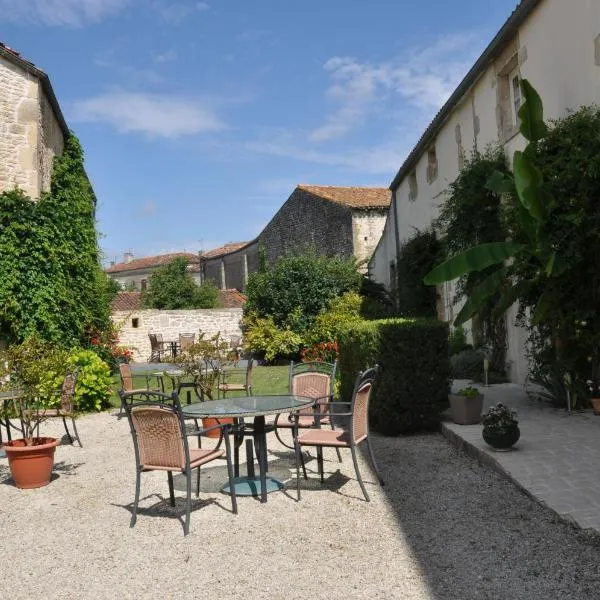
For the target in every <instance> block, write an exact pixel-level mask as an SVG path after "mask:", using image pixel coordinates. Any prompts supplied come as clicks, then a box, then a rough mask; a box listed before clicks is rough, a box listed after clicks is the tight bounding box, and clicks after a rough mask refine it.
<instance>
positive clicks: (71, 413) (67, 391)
mask: <svg viewBox="0 0 600 600" xmlns="http://www.w3.org/2000/svg"><path fill="white" fill-rule="evenodd" d="M78 376H79V369H75V370H74V371H71V372H69V373H67V374H66V375H65V378H64V380H63V383H62V386H61V388H60V391H59V392H57V393H58V394H60V406H59V407H58V408H47V409H44V410H43V411H41V414H42V415H43V416H44V417H45V418H48V419H52V418H56V417H60V418H62V422H63V425H64V427H65V431H66V432H67V437H68V438H69V443H70V444H71V445H73V444H74V443H75V440H77V443H78V444H79V447H80V448H83V444H82V443H81V438H80V437H79V433H78V432H77V425H76V423H75V387H76V385H77V377H78ZM67 419H71V425H72V427H73V434H74V436H75V437H73V436H72V435H71V432H70V431H69V427H68V425H67Z"/></svg>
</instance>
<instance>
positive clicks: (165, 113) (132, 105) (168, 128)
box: [73, 91, 224, 138]
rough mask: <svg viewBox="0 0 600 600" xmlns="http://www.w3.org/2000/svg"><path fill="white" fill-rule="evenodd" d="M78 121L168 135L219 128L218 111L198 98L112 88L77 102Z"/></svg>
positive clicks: (125, 131)
mask: <svg viewBox="0 0 600 600" xmlns="http://www.w3.org/2000/svg"><path fill="white" fill-rule="evenodd" d="M73 117H74V119H75V120H77V121H87V122H100V123H107V124H108V125H110V126H111V127H113V128H114V129H116V130H117V131H119V132H121V133H130V132H137V133H146V134H150V135H156V136H162V137H166V138H176V137H180V136H183V135H193V134H198V133H206V132H210V131H218V130H220V129H223V128H224V125H223V124H222V123H221V122H220V121H219V119H218V117H217V116H216V114H215V113H214V112H213V111H212V110H211V109H210V108H207V107H205V106H202V105H200V104H199V103H198V102H197V101H194V100H191V99H188V98H181V97H177V96H167V95H159V94H147V93H141V92H126V91H113V92H107V93H105V94H101V95H99V96H95V97H93V98H88V99H86V100H80V101H78V102H76V103H75V105H74V108H73Z"/></svg>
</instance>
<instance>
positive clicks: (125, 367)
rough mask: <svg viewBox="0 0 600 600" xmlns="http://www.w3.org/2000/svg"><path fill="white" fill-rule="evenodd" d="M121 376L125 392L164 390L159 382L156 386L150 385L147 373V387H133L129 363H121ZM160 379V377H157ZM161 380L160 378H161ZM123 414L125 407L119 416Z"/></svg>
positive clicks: (122, 387)
mask: <svg viewBox="0 0 600 600" xmlns="http://www.w3.org/2000/svg"><path fill="white" fill-rule="evenodd" d="M119 377H120V378H121V389H122V390H123V391H124V392H136V393H137V392H140V393H142V392H164V389H162V386H161V387H159V385H158V384H157V386H156V387H150V376H149V375H147V374H146V375H145V378H146V387H145V388H134V387H133V373H132V372H131V367H130V366H129V364H127V363H121V364H120V365H119ZM157 379H158V378H157ZM159 381H160V380H159ZM122 415H123V407H122V406H121V409H120V410H119V417H121V416H122Z"/></svg>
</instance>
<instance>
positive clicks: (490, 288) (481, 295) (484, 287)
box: [454, 267, 508, 327]
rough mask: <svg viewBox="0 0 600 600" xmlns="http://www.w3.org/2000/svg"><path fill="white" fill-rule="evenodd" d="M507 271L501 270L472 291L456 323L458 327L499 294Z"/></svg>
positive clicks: (505, 269) (502, 268) (504, 268)
mask: <svg viewBox="0 0 600 600" xmlns="http://www.w3.org/2000/svg"><path fill="white" fill-rule="evenodd" d="M507 271H508V269H507V268H506V267H501V268H499V269H498V270H496V271H494V272H493V273H492V274H491V275H488V276H487V277H486V278H485V279H484V280H483V281H481V282H480V283H479V284H478V285H476V286H475V287H474V288H473V289H472V290H471V293H470V294H469V297H468V298H467V301H466V302H465V304H464V306H463V307H462V310H461V311H460V312H459V313H458V316H457V317H456V319H455V321H454V325H455V326H456V327H458V326H459V325H462V324H463V323H465V322H466V321H468V320H469V319H470V318H471V317H472V316H473V315H476V314H477V313H478V312H479V311H480V310H481V307H482V306H483V304H484V303H485V302H486V301H487V300H489V299H490V298H491V297H492V296H493V295H494V294H497V293H498V290H499V288H500V286H501V285H502V283H503V281H504V279H505V278H506V273H507Z"/></svg>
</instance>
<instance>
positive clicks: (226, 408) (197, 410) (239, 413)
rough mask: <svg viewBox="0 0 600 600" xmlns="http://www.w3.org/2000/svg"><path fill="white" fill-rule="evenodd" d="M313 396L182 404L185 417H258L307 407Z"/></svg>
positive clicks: (247, 398)
mask: <svg viewBox="0 0 600 600" xmlns="http://www.w3.org/2000/svg"><path fill="white" fill-rule="evenodd" d="M314 402H315V400H314V398H306V397H304V396H290V395H284V396H242V397H241V398H224V399H221V400H210V401H208V402H197V403H195V404H189V405H187V406H182V411H183V414H184V416H186V417H259V416H262V415H276V414H279V413H284V412H292V411H295V410H298V409H301V408H308V407H309V406H311V405H312V404H314Z"/></svg>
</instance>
